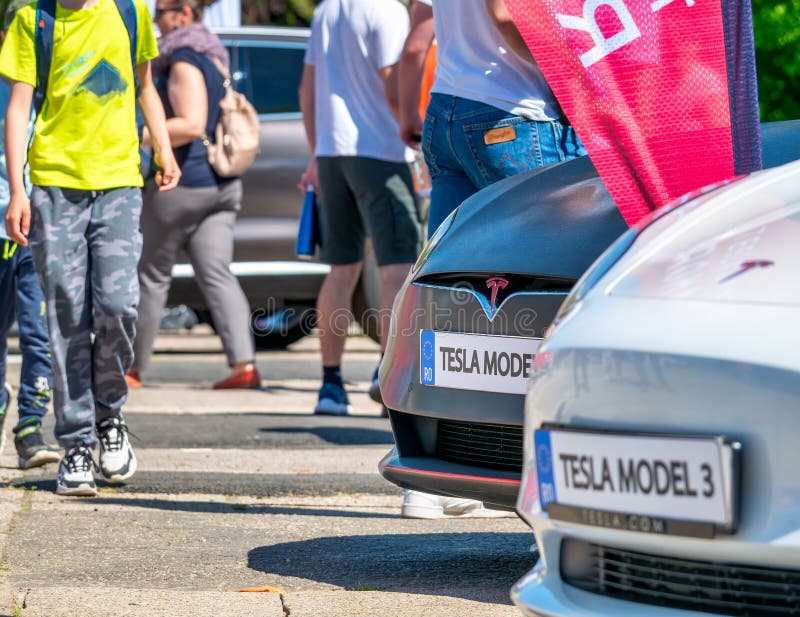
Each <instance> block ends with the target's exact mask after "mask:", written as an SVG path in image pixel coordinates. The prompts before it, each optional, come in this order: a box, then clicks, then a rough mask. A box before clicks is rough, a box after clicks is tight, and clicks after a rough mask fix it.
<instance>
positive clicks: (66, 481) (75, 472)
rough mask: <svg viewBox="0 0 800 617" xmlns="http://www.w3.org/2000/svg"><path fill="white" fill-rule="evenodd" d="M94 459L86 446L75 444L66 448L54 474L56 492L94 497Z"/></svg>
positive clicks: (95, 490) (95, 491) (95, 488)
mask: <svg viewBox="0 0 800 617" xmlns="http://www.w3.org/2000/svg"><path fill="white" fill-rule="evenodd" d="M93 469H94V459H93V458H92V451H91V450H90V449H89V448H87V447H86V446H75V447H74V448H70V449H69V450H67V453H66V454H65V455H64V458H62V459H61V464H60V465H59V466H58V475H57V476H56V493H57V494H59V495H73V496H86V497H94V496H95V495H97V485H96V484H95V483H94V474H93V473H92V470H93Z"/></svg>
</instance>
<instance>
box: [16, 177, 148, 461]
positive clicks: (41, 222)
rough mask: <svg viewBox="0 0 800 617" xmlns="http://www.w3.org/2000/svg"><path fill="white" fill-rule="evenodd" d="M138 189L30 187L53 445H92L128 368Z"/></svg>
mask: <svg viewBox="0 0 800 617" xmlns="http://www.w3.org/2000/svg"><path fill="white" fill-rule="evenodd" d="M141 205H142V196H141V190H140V189H139V188H135V187H124V188H119V189H112V190H107V191H83V190H72V189H60V188H56V187H39V186H35V187H33V192H32V193H31V210H32V216H31V231H30V236H29V240H30V246H31V251H32V252H33V258H34V262H35V264H36V271H37V272H38V274H39V280H40V281H41V283H42V289H43V290H44V295H45V298H46V300H47V323H48V327H49V329H50V348H51V353H52V360H53V403H54V408H55V416H56V429H55V434H56V439H57V440H58V442H59V444H60V445H61V446H63V447H64V448H70V447H72V446H75V445H78V444H84V445H87V446H89V447H94V445H95V444H96V442H97V438H96V436H95V434H94V426H95V423H96V422H102V421H103V420H106V419H107V418H109V417H112V416H116V415H118V414H119V413H120V410H121V409H122V405H123V404H124V403H125V399H126V398H127V395H128V387H127V384H126V383H125V372H126V371H127V370H128V369H129V368H130V367H131V364H132V363H133V338H134V334H135V324H136V307H137V304H138V302H139V283H138V280H137V276H136V266H137V262H138V261H139V254H140V253H141V250H142V235H141V232H140V230H139V215H140V212H141Z"/></svg>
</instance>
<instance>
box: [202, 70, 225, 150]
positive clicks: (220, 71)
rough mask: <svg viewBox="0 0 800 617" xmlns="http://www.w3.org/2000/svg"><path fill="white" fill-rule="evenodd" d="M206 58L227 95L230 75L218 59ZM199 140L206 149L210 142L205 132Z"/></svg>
mask: <svg viewBox="0 0 800 617" xmlns="http://www.w3.org/2000/svg"><path fill="white" fill-rule="evenodd" d="M206 57H207V58H208V59H209V60H211V63H212V64H213V65H214V67H215V68H216V69H217V71H219V74H220V75H222V85H223V87H224V88H225V94H227V93H228V90H230V88H231V74H230V72H229V71H228V70H227V69H226V68H225V65H223V64H222V62H221V61H220V59H219V58H217V57H216V56H213V57H212V56H206ZM200 140H201V141H202V142H203V145H204V146H205V147H206V148H208V146H209V145H211V141H210V140H209V139H208V133H207V132H204V133H203V134H202V135H201V136H200Z"/></svg>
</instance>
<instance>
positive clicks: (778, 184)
mask: <svg viewBox="0 0 800 617" xmlns="http://www.w3.org/2000/svg"><path fill="white" fill-rule="evenodd" d="M798 266H800V161H798V162H794V163H790V164H788V165H784V166H782V167H778V168H775V169H772V170H769V171H764V172H758V173H755V174H752V175H751V176H749V177H747V178H743V179H740V180H738V181H736V182H733V183H732V184H731V185H729V186H728V187H725V188H723V189H720V190H717V191H714V192H713V193H711V194H709V195H706V196H704V197H701V198H699V199H698V200H696V201H695V202H692V203H690V204H688V205H687V206H685V207H678V208H675V209H674V210H672V211H671V212H669V213H668V214H666V215H665V216H662V217H661V218H659V219H658V220H657V221H656V222H655V223H654V224H653V225H652V226H651V227H650V228H647V229H645V231H644V232H643V233H642V234H641V236H640V237H639V238H638V239H637V240H636V243H635V244H634V246H633V247H632V249H631V250H629V252H628V254H626V255H625V257H624V258H623V260H622V261H621V262H620V263H619V264H618V267H616V268H615V269H614V276H613V279H612V280H611V281H610V284H607V285H604V287H605V289H606V290H607V293H610V295H612V296H620V297H641V298H662V299H671V300H702V301H712V302H715V301H716V302H738V303H741V302H748V303H759V304H780V305H797V304H798V303H800V278H798V276H797V269H798Z"/></svg>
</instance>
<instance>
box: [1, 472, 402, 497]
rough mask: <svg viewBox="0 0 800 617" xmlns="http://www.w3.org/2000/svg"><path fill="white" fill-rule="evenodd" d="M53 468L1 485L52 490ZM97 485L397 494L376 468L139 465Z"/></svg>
mask: <svg viewBox="0 0 800 617" xmlns="http://www.w3.org/2000/svg"><path fill="white" fill-rule="evenodd" d="M54 475H55V474H54V473H53V472H49V473H48V472H47V471H44V472H41V473H37V474H36V475H33V474H26V476H25V477H24V478H17V479H14V480H11V481H10V482H0V488H2V487H6V486H13V487H15V488H22V489H27V490H39V491H50V492H52V491H55V488H56V483H55V479H54V478H53V476H54ZM96 481H97V486H98V487H101V489H106V490H107V491H109V492H108V493H106V494H109V495H113V494H115V493H121V494H126V495H130V494H150V495H156V494H160V495H180V494H186V493H197V494H205V495H225V496H242V497H253V498H257V497H265V498H268V497H332V496H336V495H340V494H344V495H398V498H399V496H400V495H401V494H402V491H401V489H399V488H398V487H397V486H395V485H394V484H391V483H390V482H387V481H386V480H384V479H383V478H382V477H381V476H380V474H378V470H377V466H376V469H375V472H374V473H355V474H354V473H323V474H314V473H307V474H306V473H285V474H259V473H220V472H199V471H140V472H138V473H137V474H136V476H134V477H133V478H131V480H130V481H129V482H128V483H127V484H124V485H119V484H115V485H109V484H107V483H106V482H104V481H103V480H101V479H100V478H97V479H96Z"/></svg>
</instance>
